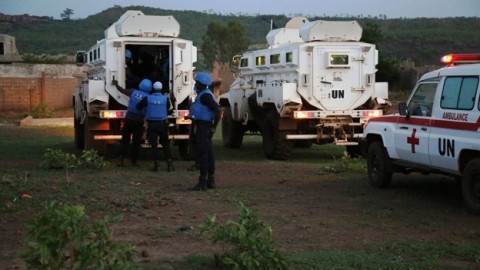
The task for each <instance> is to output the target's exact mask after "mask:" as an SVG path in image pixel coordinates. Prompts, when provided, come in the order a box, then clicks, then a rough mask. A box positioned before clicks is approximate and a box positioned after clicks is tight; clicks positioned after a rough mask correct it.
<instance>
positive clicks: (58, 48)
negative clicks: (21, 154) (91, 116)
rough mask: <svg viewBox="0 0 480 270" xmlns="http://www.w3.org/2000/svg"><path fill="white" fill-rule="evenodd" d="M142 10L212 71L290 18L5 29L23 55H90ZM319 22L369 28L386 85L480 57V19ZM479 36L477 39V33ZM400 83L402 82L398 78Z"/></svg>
mask: <svg viewBox="0 0 480 270" xmlns="http://www.w3.org/2000/svg"><path fill="white" fill-rule="evenodd" d="M126 10H141V11H143V12H144V13H145V14H146V15H173V16H174V17H175V18H176V19H177V21H178V22H179V23H180V25H181V31H180V37H181V38H184V39H189V40H192V41H193V43H194V44H195V45H196V46H197V47H198V48H200V54H201V55H202V56H203V58H202V59H203V61H200V62H199V63H198V65H200V66H206V65H207V64H206V63H211V62H210V61H212V60H219V61H220V62H222V63H228V62H229V61H230V60H231V57H232V56H233V55H235V54H239V53H242V52H243V51H245V50H246V49H247V48H248V46H250V45H254V44H257V45H260V46H261V45H265V44H266V43H267V41H266V35H267V33H268V31H269V30H270V29H271V27H272V26H273V27H274V28H275V27H283V26H284V25H285V23H286V22H287V21H288V20H290V19H291V18H290V17H286V16H285V15H260V14H256V15H248V14H241V15H234V14H228V15H225V14H218V13H212V12H207V11H202V12H198V11H176V10H164V9H158V8H150V7H144V6H131V7H120V6H114V7H112V8H109V9H106V10H104V11H102V12H100V13H98V14H95V15H91V16H89V17H87V18H84V19H75V20H73V19H70V16H71V15H72V14H74V10H72V9H66V10H64V12H63V13H62V14H61V15H62V20H51V21H48V22H42V23H36V24H33V23H15V24H0V32H2V33H5V34H8V35H11V36H14V37H15V38H16V45H17V48H18V50H19V52H20V53H21V54H26V53H29V54H68V55H73V54H74V53H75V52H76V51H78V50H86V49H88V48H89V47H90V46H92V45H93V44H95V43H96V41H97V40H100V39H102V38H103V35H104V30H105V29H106V28H107V27H108V26H109V25H111V24H112V23H113V22H115V21H117V19H118V18H119V17H120V16H121V15H122V14H123V13H125V11H126ZM308 19H309V20H310V21H314V20H356V21H358V22H359V24H360V25H361V26H362V27H363V36H362V41H365V42H369V43H374V44H376V45H377V49H378V50H379V53H380V65H379V68H378V69H379V74H377V77H379V76H380V77H384V80H387V81H392V80H395V77H398V76H399V75H398V72H397V71H398V68H399V67H398V65H399V64H400V63H401V62H402V61H406V60H409V61H411V62H414V63H415V65H416V66H422V65H440V63H439V59H440V57H441V56H442V55H445V54H448V53H475V52H479V49H478V44H480V35H478V29H480V18H479V17H474V18H466V17H457V18H416V19H404V18H403V19H387V18H386V16H379V17H371V16H368V17H325V16H324V17H309V18H308ZM475 33H477V34H475ZM397 79H398V78H397Z"/></svg>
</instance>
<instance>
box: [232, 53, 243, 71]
mask: <svg viewBox="0 0 480 270" xmlns="http://www.w3.org/2000/svg"><path fill="white" fill-rule="evenodd" d="M241 57H242V56H241V55H235V56H234V57H233V58H232V65H231V66H230V71H232V73H236V72H237V71H238V66H239V65H240V58H241Z"/></svg>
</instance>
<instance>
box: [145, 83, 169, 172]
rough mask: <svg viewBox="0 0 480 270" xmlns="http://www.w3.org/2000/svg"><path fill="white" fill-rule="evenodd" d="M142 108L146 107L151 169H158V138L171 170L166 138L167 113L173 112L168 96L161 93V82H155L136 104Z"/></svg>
mask: <svg viewBox="0 0 480 270" xmlns="http://www.w3.org/2000/svg"><path fill="white" fill-rule="evenodd" d="M143 108H146V114H145V119H146V120H147V123H148V128H147V138H148V142H149V143H150V146H151V149H152V158H153V169H152V170H153V171H158V140H159V139H160V143H161V144H162V147H163V151H164V153H165V159H166V161H167V171H169V172H171V171H173V170H174V168H173V162H172V155H171V152H170V140H169V139H168V126H169V121H168V115H169V114H171V113H172V112H173V106H171V103H170V100H169V98H168V97H167V96H166V95H164V94H163V93H162V83H161V82H159V81H157V82H155V83H154V84H153V90H152V93H151V94H150V95H148V96H146V97H144V98H143V99H142V100H141V101H140V102H139V103H138V104H137V109H138V110H142V109H143Z"/></svg>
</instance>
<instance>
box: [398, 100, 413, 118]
mask: <svg viewBox="0 0 480 270" xmlns="http://www.w3.org/2000/svg"><path fill="white" fill-rule="evenodd" d="M398 113H399V114H400V115H405V118H406V119H407V120H408V119H410V114H409V113H408V107H407V103H405V102H400V103H398Z"/></svg>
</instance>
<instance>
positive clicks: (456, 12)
mask: <svg viewBox="0 0 480 270" xmlns="http://www.w3.org/2000/svg"><path fill="white" fill-rule="evenodd" d="M114 5H119V6H122V7H127V6H134V5H139V6H148V7H156V8H162V9H174V10H195V11H207V12H216V13H222V14H229V13H234V14H237V13H242V14H250V15H254V14H283V15H287V16H289V15H292V16H293V15H304V16H307V17H311V16H324V15H327V16H335V15H338V16H346V15H353V16H357V15H363V16H368V15H371V16H378V15H386V16H387V18H400V17H405V18H418V17H427V18H432V17H437V18H443V17H460V16H465V17H480V0H0V12H1V13H4V14H8V15H20V14H30V15H36V16H49V17H54V18H56V19H60V14H61V13H62V12H63V11H64V10H65V9H66V8H70V9H72V10H73V15H72V16H71V18H72V19H79V18H85V17H88V16H89V15H94V14H96V13H99V12H101V11H103V10H105V9H108V8H110V7H113V6H114ZM147 15H148V14H147Z"/></svg>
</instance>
